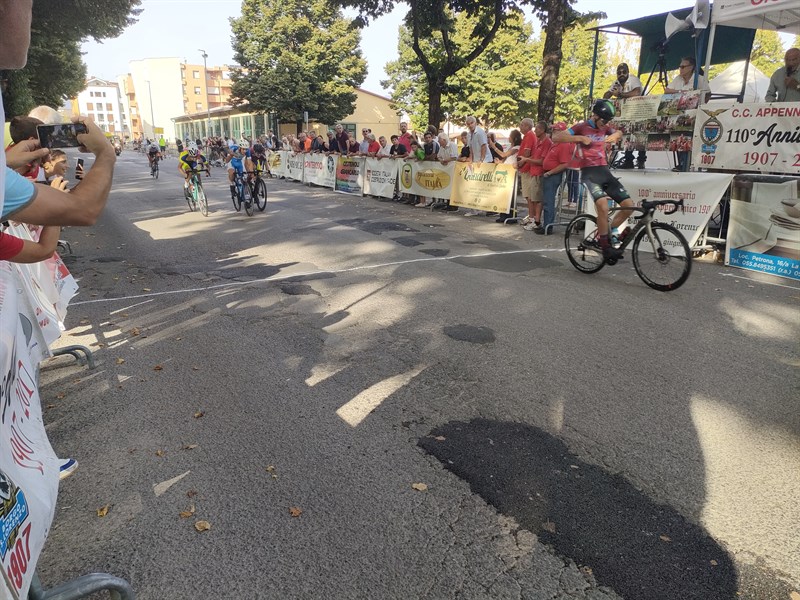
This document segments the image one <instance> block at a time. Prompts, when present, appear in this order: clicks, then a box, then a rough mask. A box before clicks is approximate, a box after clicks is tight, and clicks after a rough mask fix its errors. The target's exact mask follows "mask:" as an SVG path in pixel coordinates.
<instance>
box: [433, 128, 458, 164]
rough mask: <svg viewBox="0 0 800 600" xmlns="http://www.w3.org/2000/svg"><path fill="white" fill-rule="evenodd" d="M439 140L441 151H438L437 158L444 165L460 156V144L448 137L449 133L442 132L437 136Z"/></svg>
mask: <svg viewBox="0 0 800 600" xmlns="http://www.w3.org/2000/svg"><path fill="white" fill-rule="evenodd" d="M437 139H438V140H439V152H437V153H436V160H438V161H439V162H440V163H442V164H443V165H446V164H447V163H449V162H452V161H454V160H456V159H457V158H458V145H457V144H456V143H455V142H453V141H450V139H448V137H447V134H446V133H444V132H442V133H440V134H439V137H438V138H437Z"/></svg>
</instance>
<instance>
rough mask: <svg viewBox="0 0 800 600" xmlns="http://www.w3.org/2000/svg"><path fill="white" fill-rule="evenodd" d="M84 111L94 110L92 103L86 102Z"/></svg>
mask: <svg viewBox="0 0 800 600" xmlns="http://www.w3.org/2000/svg"><path fill="white" fill-rule="evenodd" d="M86 110H94V103H93V102H87V103H86Z"/></svg>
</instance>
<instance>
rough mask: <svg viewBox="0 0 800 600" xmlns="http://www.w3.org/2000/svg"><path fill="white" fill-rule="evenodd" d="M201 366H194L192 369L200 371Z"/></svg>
mask: <svg viewBox="0 0 800 600" xmlns="http://www.w3.org/2000/svg"><path fill="white" fill-rule="evenodd" d="M199 370H200V367H192V371H199Z"/></svg>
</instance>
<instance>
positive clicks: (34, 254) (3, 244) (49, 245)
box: [0, 225, 61, 263]
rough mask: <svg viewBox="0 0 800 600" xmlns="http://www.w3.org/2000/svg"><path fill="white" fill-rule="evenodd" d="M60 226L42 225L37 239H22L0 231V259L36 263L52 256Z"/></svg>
mask: <svg viewBox="0 0 800 600" xmlns="http://www.w3.org/2000/svg"><path fill="white" fill-rule="evenodd" d="M60 234H61V227H59V226H58V225H48V226H46V227H42V231H41V233H40V234H39V241H38V242H32V241H30V240H23V239H20V238H18V237H15V236H13V235H9V234H7V233H3V232H2V231H0V260H7V261H10V262H15V263H36V262H41V261H43V260H46V259H48V258H50V257H51V256H53V253H54V252H55V251H56V246H57V245H58V236H59V235H60Z"/></svg>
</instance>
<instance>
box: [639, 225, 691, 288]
mask: <svg viewBox="0 0 800 600" xmlns="http://www.w3.org/2000/svg"><path fill="white" fill-rule="evenodd" d="M650 228H651V230H652V232H653V238H652V239H650V236H649V235H648V234H647V228H644V229H642V230H641V231H640V232H639V233H638V234H637V235H636V239H634V240H633V246H632V247H631V254H632V255H633V268H634V269H636V274H637V275H638V276H639V277H640V278H641V280H642V281H644V282H645V283H646V284H647V285H649V286H650V287H651V288H653V289H655V290H658V291H659V292H669V291H671V290H676V289H678V288H679V287H681V286H682V285H683V284H684V283H685V282H686V280H687V279H688V278H689V273H690V272H691V270H692V251H691V249H690V248H689V243H688V242H687V241H686V238H684V237H683V235H682V234H681V232H680V231H678V230H677V229H675V228H674V227H673V226H672V225H667V224H666V223H651V225H650Z"/></svg>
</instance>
